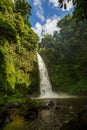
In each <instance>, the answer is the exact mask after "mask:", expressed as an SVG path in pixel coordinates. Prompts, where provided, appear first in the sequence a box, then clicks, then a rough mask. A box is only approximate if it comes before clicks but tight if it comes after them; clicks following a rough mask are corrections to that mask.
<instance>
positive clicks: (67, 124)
mask: <svg viewBox="0 0 87 130" xmlns="http://www.w3.org/2000/svg"><path fill="white" fill-rule="evenodd" d="M68 100H69V101H68ZM6 106H7V108H6ZM0 108H1V106H0ZM3 108H5V109H0V127H1V129H2V128H3V129H2V130H83V129H84V130H87V100H84V99H78V100H76V99H72V102H71V99H64V100H63V99H55V100H54V99H42V100H28V101H27V102H25V103H17V102H15V103H9V104H5V107H4V106H3Z"/></svg>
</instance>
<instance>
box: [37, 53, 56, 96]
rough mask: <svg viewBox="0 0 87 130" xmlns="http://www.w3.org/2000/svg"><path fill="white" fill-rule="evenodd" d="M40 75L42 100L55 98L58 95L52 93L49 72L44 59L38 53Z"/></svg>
mask: <svg viewBox="0 0 87 130" xmlns="http://www.w3.org/2000/svg"><path fill="white" fill-rule="evenodd" d="M37 59H38V66H39V73H40V92H41V95H40V97H41V98H54V97H57V96H58V95H57V94H56V93H54V92H53V91H52V86H51V83H50V80H49V76H48V72H47V69H46V66H45V63H44V61H43V59H42V57H41V56H40V55H39V53H37Z"/></svg>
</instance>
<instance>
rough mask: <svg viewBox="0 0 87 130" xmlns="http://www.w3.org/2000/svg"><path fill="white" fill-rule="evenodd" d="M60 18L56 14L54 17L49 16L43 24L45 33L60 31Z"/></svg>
mask: <svg viewBox="0 0 87 130" xmlns="http://www.w3.org/2000/svg"><path fill="white" fill-rule="evenodd" d="M59 20H60V18H59V17H57V16H56V15H54V16H53V17H52V18H48V19H47V20H46V23H45V25H44V26H43V31H44V34H53V32H54V31H58V32H59V30H60V29H59V28H58V27H57V22H58V21H59Z"/></svg>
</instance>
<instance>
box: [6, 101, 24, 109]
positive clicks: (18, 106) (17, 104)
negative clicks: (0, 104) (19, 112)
mask: <svg viewBox="0 0 87 130" xmlns="http://www.w3.org/2000/svg"><path fill="white" fill-rule="evenodd" d="M21 105H22V103H19V102H12V103H6V104H5V107H7V108H20V107H21Z"/></svg>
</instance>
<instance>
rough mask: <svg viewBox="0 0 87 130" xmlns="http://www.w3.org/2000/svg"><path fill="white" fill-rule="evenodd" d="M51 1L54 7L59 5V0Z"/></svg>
mask: <svg viewBox="0 0 87 130" xmlns="http://www.w3.org/2000/svg"><path fill="white" fill-rule="evenodd" d="M49 3H52V4H53V6H54V7H57V6H58V5H59V3H58V0H49Z"/></svg>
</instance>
